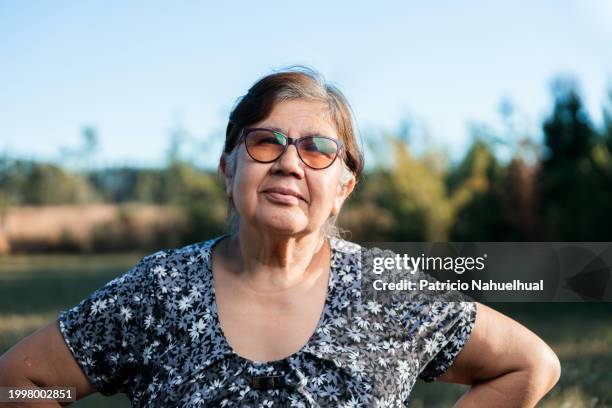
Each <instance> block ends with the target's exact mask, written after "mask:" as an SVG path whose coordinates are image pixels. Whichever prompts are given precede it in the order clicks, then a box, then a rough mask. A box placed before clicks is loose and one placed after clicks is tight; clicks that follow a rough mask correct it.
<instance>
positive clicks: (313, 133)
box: [261, 125, 327, 137]
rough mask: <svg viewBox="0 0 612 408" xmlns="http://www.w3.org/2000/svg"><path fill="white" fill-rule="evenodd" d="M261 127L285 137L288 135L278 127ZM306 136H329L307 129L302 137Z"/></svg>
mask: <svg viewBox="0 0 612 408" xmlns="http://www.w3.org/2000/svg"><path fill="white" fill-rule="evenodd" d="M261 127H262V128H265V129H270V130H274V131H275V132H280V133H282V134H283V135H287V132H286V131H285V130H284V129H281V128H279V127H276V126H268V125H261ZM304 136H327V135H325V133H323V132H319V131H316V130H312V129H306V131H304V132H303V134H302V137H304Z"/></svg>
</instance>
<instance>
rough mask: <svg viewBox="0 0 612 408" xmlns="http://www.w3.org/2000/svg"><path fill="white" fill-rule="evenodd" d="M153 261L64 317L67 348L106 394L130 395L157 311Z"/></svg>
mask: <svg viewBox="0 0 612 408" xmlns="http://www.w3.org/2000/svg"><path fill="white" fill-rule="evenodd" d="M152 257H153V256H149V257H146V258H144V259H142V260H141V261H140V262H139V263H138V264H136V265H135V266H134V267H133V268H132V269H130V270H129V271H128V272H127V273H125V274H124V275H122V276H120V277H118V278H116V279H114V280H112V281H110V282H109V283H107V284H106V285H105V286H103V287H102V288H100V289H98V290H97V291H95V292H94V293H92V294H91V295H90V296H89V297H87V298H86V299H84V300H83V301H81V303H79V304H78V305H76V306H75V307H73V308H71V309H69V310H66V311H63V312H61V313H60V315H59V318H58V321H59V328H60V331H61V333H62V335H63V337H64V340H65V342H66V345H67V346H68V348H69V349H70V351H71V352H72V354H73V356H74V358H75V360H76V361H77V362H78V364H79V365H80V366H81V369H82V370H83V372H84V373H85V375H86V376H87V377H88V378H89V380H90V382H91V384H92V385H93V386H94V387H95V388H96V390H97V391H98V392H100V393H101V394H104V395H112V394H116V393H120V392H121V393H128V394H129V393H130V390H131V380H132V378H133V376H134V373H135V372H136V370H137V368H138V366H139V362H140V361H141V358H140V357H141V355H142V350H143V349H144V347H146V343H147V337H148V336H147V332H146V328H147V327H146V326H147V321H150V320H151V319H152V317H151V316H152V315H153V309H154V298H155V289H154V286H155V285H154V279H153V273H152V272H151V263H152V262H151V259H152Z"/></svg>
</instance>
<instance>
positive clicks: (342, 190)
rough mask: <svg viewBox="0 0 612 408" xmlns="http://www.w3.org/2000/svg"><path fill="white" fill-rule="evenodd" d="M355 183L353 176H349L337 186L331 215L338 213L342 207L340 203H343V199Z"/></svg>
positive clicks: (350, 191) (347, 195)
mask: <svg viewBox="0 0 612 408" xmlns="http://www.w3.org/2000/svg"><path fill="white" fill-rule="evenodd" d="M356 183H357V181H356V180H355V177H354V176H351V178H350V179H349V181H348V182H347V183H346V184H344V185H342V184H341V185H339V186H338V191H337V194H336V197H335V198H334V205H333V207H332V211H331V214H332V215H338V213H339V212H340V209H341V208H342V204H344V201H345V200H346V199H347V198H348V197H349V196H350V195H351V193H352V192H353V189H354V188H355V184H356Z"/></svg>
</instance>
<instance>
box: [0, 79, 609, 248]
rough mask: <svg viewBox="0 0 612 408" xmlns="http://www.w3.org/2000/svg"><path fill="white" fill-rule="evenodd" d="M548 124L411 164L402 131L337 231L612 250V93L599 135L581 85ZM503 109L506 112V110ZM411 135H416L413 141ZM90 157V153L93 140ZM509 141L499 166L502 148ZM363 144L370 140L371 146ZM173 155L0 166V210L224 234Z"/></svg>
mask: <svg viewBox="0 0 612 408" xmlns="http://www.w3.org/2000/svg"><path fill="white" fill-rule="evenodd" d="M552 95H553V101H554V102H553V106H552V109H551V111H550V113H549V115H548V116H547V117H546V118H545V119H544V120H543V122H542V123H541V128H542V134H543V136H544V137H543V140H542V142H541V143H535V142H533V138H530V137H525V136H524V135H520V134H519V133H520V132H519V131H518V130H516V129H514V128H513V122H512V109H506V112H505V118H506V119H507V125H508V126H507V131H508V132H510V133H512V132H514V135H513V136H512V137H509V135H508V134H501V135H500V134H499V132H496V131H493V130H491V129H486V128H480V129H475V130H474V132H473V133H474V135H473V136H474V137H473V140H472V142H471V144H470V146H469V147H468V148H467V149H466V151H465V154H464V155H463V157H462V158H461V159H460V160H459V161H457V162H451V161H449V160H448V159H447V158H446V155H445V154H444V153H443V152H441V151H440V150H439V149H427V150H426V151H425V152H422V153H420V154H415V152H414V151H413V150H411V146H410V142H409V137H407V132H406V130H405V129H404V130H402V129H400V130H398V131H397V132H392V133H390V134H386V135H384V136H380V135H378V136H377V137H379V138H380V137H384V139H385V141H386V143H385V145H387V146H389V148H388V149H386V150H385V151H378V152H374V153H373V154H375V155H376V156H377V157H376V159H377V160H376V162H377V163H379V164H377V165H374V166H370V167H368V168H367V171H366V172H365V174H364V176H363V179H362V180H360V182H359V184H358V187H357V188H356V190H355V192H354V194H353V197H352V198H351V199H350V200H349V201H348V202H347V204H346V205H345V208H344V210H343V211H342V213H341V217H340V220H339V224H340V226H341V227H343V228H344V229H346V230H348V231H350V233H349V234H348V235H347V238H350V239H353V240H355V241H383V240H387V241H424V240H435V241H447V240H450V241H457V242H461V241H612V220H611V217H610V212H611V211H610V209H612V93H611V94H610V98H609V100H608V102H607V103H606V104H605V106H603V124H602V125H601V126H599V127H598V126H595V125H594V124H593V122H592V120H591V119H590V117H589V115H588V113H587V111H586V109H585V106H584V102H583V100H582V97H581V95H580V92H579V87H578V85H577V83H576V81H574V80H571V79H568V78H559V79H557V80H555V81H554V82H553V86H552ZM506 108H508V107H506ZM408 133H409V132H408ZM85 136H86V140H87V142H88V145H87V146H86V149H89V151H91V149H92V146H95V144H96V141H95V135H92V133H91V129H88V130H87V134H86V135H85ZM509 138H510V139H512V138H514V140H513V141H512V147H511V149H510V150H511V154H510V155H509V156H508V155H506V157H505V158H504V159H503V160H502V159H501V158H500V157H498V156H499V154H498V153H497V152H498V151H499V149H498V148H499V144H500V140H501V141H505V143H506V145H507V142H508V139H509ZM365 139H366V140H368V135H365ZM176 150H177V149H174V150H173V154H172V155H171V158H170V159H169V160H168V163H167V165H166V166H165V167H162V168H135V167H114V168H105V169H88V170H87V169H81V170H78V171H77V170H74V169H73V170H68V169H66V168H63V167H62V166H60V165H58V164H53V163H47V162H40V161H28V160H21V159H16V158H10V157H7V156H3V157H0V210H2V209H4V211H6V209H8V208H11V207H14V206H25V205H29V206H49V205H59V204H75V203H80V204H87V203H100V202H102V203H116V204H118V205H121V204H125V203H133V202H141V203H154V204H159V205H168V206H172V207H175V208H176V209H177V210H178V211H180V212H181V213H182V214H183V216H184V218H185V219H186V220H187V222H186V223H185V224H184V226H183V227H182V230H181V233H180V238H179V242H173V243H174V244H180V243H187V242H194V241H199V240H203V239H207V238H209V237H211V236H214V235H216V234H218V233H220V232H222V231H223V230H224V222H225V215H226V206H227V202H226V201H227V200H226V197H225V193H224V188H223V182H222V179H221V177H220V176H219V174H218V172H217V171H216V170H210V169H203V168H201V167H199V166H198V165H196V164H194V163H193V162H192V161H190V160H187V159H182V158H181V157H179V155H177V154H176Z"/></svg>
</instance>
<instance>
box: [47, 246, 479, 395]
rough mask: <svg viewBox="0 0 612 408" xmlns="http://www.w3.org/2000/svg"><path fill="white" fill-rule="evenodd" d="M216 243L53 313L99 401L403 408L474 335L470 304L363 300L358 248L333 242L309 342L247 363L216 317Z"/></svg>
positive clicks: (154, 259)
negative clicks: (121, 397) (120, 397)
mask: <svg viewBox="0 0 612 408" xmlns="http://www.w3.org/2000/svg"><path fill="white" fill-rule="evenodd" d="M222 238H223V237H218V238H215V239H211V240H209V241H205V242H202V243H198V244H193V245H189V246H186V247H183V248H180V249H176V250H164V251H160V252H157V253H155V254H152V255H149V256H147V257H145V258H143V259H142V260H141V261H140V262H139V263H138V264H137V265H136V266H134V267H133V268H132V269H131V270H129V271H128V272H127V273H126V274H124V275H123V276H120V277H118V278H116V279H114V280H112V281H111V282H109V283H108V284H106V285H105V286H104V287H102V288H101V289H99V290H97V291H96V292H94V293H93V294H92V295H90V296H89V297H88V298H86V299H85V300H83V301H82V302H81V303H80V304H78V305H77V306H75V307H73V308H72V309H69V310H66V311H64V312H62V313H61V314H60V316H59V327H60V330H61V332H62V334H63V336H64V339H65V341H66V344H67V345H68V347H69V349H70V350H71V352H72V354H73V355H74V357H75V359H76V361H77V362H78V363H79V365H80V366H81V368H82V370H83V372H84V373H85V374H86V375H87V377H88V378H89V380H90V382H91V383H92V385H93V386H94V387H95V388H96V389H97V390H98V391H99V392H100V393H102V394H105V395H111V394H115V393H125V394H127V396H128V397H129V398H130V400H131V401H132V406H134V407H402V406H405V405H406V404H408V401H409V395H410V391H411V389H412V388H413V386H414V383H415V381H416V380H417V378H419V377H420V378H421V379H423V380H425V381H433V380H434V379H435V378H436V377H437V376H439V375H441V374H442V373H444V372H445V371H446V370H447V369H448V367H449V366H450V365H451V364H452V363H453V361H454V360H455V358H456V356H457V354H458V353H459V352H460V351H461V349H462V348H463V346H464V344H465V342H466V341H467V339H468V338H469V335H470V332H471V330H472V328H473V325H474V321H475V319H476V305H475V303H473V302H439V301H434V300H431V301H417V302H406V301H402V302H394V303H389V302H386V303H378V302H376V301H375V300H367V299H365V298H363V299H362V297H361V293H362V292H361V290H360V288H361V284H362V283H363V282H362V274H361V271H360V256H359V252H360V248H361V247H360V246H358V245H356V244H353V243H350V242H348V241H344V240H341V239H335V238H331V239H330V245H331V248H332V259H331V273H330V277H329V286H328V294H327V299H326V303H325V306H324V310H323V313H322V315H321V318H320V320H319V323H318V325H317V328H316V329H315V331H314V333H313V334H312V336H311V338H310V339H309V340H308V341H307V343H306V344H305V345H304V347H302V349H300V350H299V351H297V352H296V353H294V354H292V355H291V356H288V357H286V358H284V359H282V360H277V361H271V362H256V361H251V360H248V359H246V358H243V357H241V356H239V355H237V354H236V353H235V352H234V351H233V350H232V348H231V347H230V345H229V344H228V342H227V340H226V339H225V337H224V335H223V332H222V330H221V327H220V324H219V320H218V318H217V310H216V301H215V291H214V285H213V278H212V272H211V252H212V248H213V246H214V245H215V244H216V243H217V242H219V240H221V239H222Z"/></svg>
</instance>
